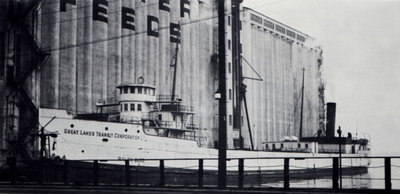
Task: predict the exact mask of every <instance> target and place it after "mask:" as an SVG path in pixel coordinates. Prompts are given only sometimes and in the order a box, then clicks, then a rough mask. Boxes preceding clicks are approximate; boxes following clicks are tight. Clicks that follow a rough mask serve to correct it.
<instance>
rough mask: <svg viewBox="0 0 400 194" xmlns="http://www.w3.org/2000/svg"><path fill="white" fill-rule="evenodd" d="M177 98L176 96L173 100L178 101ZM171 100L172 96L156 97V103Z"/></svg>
mask: <svg viewBox="0 0 400 194" xmlns="http://www.w3.org/2000/svg"><path fill="white" fill-rule="evenodd" d="M179 99H180V98H179V96H178V95H174V100H179ZM171 100H172V95H158V96H157V97H156V101H159V102H170V101H171Z"/></svg>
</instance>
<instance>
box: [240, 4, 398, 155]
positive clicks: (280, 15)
mask: <svg viewBox="0 0 400 194" xmlns="http://www.w3.org/2000/svg"><path fill="white" fill-rule="evenodd" d="M243 6H246V7H249V8H252V9H254V10H256V11H258V12H260V13H262V14H264V15H266V16H269V17H271V18H273V19H275V20H278V21H280V22H281V23H284V24H286V25H288V26H291V27H293V28H295V29H297V30H299V31H301V32H304V33H306V34H308V35H310V36H312V37H314V38H315V39H316V41H317V43H318V45H320V46H321V47H322V50H323V65H324V70H323V74H324V77H325V80H326V83H327V86H326V91H325V96H326V101H327V102H336V103H337V105H336V109H337V110H336V128H337V127H338V126H341V128H342V130H343V132H344V133H343V134H347V132H352V133H353V136H355V134H356V132H358V137H359V138H360V137H366V138H369V137H370V138H371V146H372V153H373V155H382V154H385V153H398V155H400V49H399V48H400V32H399V30H400V11H399V9H400V0H244V2H243Z"/></svg>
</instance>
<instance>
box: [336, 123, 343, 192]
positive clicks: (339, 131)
mask: <svg viewBox="0 0 400 194" xmlns="http://www.w3.org/2000/svg"><path fill="white" fill-rule="evenodd" d="M337 132H338V134H339V180H340V189H342V130H341V129H340V126H339V129H338V130H337Z"/></svg>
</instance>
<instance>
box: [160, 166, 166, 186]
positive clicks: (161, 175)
mask: <svg viewBox="0 0 400 194" xmlns="http://www.w3.org/2000/svg"><path fill="white" fill-rule="evenodd" d="M164 185H165V174H164V160H160V187H163V186H164Z"/></svg>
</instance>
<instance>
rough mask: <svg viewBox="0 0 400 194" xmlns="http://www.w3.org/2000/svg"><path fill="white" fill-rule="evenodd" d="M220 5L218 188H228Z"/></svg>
mask: <svg viewBox="0 0 400 194" xmlns="http://www.w3.org/2000/svg"><path fill="white" fill-rule="evenodd" d="M217 3H218V45H219V46H218V67H219V72H218V74H219V88H218V90H219V93H220V98H219V111H218V113H219V114H218V115H219V120H218V124H219V127H218V188H220V189H225V188H226V147H227V145H226V144H227V140H226V136H227V135H226V83H225V82H226V80H225V1H224V0H217Z"/></svg>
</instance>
